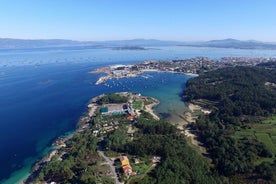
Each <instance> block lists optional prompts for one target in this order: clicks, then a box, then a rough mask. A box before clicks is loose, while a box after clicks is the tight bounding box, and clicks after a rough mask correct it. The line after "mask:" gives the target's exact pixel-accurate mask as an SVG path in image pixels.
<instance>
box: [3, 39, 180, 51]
mask: <svg viewBox="0 0 276 184" xmlns="http://www.w3.org/2000/svg"><path fill="white" fill-rule="evenodd" d="M182 43H183V42H175V41H162V40H154V39H133V40H115V41H73V40H62V39H49V40H23V39H10V38H0V49H26V48H49V47H74V46H81V47H89V48H91V47H95V46H97V47H99V46H100V47H146V46H172V45H179V44H182Z"/></svg>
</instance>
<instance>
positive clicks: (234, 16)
mask: <svg viewBox="0 0 276 184" xmlns="http://www.w3.org/2000/svg"><path fill="white" fill-rule="evenodd" d="M275 8H276V1H275V0H0V37H1V38H23V39H49V38H59V39H73V40H120V39H135V38H145V39H161V40H178V41H201V40H212V39H224V38H235V39H241V40H251V39H254V40H260V41H269V42H276V11H275Z"/></svg>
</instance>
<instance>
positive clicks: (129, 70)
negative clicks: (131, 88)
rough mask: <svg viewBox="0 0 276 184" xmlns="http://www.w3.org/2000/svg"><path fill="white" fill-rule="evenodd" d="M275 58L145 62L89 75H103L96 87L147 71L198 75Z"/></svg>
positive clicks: (117, 66)
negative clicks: (112, 80)
mask: <svg viewBox="0 0 276 184" xmlns="http://www.w3.org/2000/svg"><path fill="white" fill-rule="evenodd" d="M273 61H276V58H249V57H223V58H221V59H219V60H213V59H209V58H207V57H196V58H190V59H179V60H147V61H144V62H143V63H138V64H134V65H121V64H120V65H113V66H108V67H103V68H98V69H96V70H94V71H91V72H90V73H105V74H106V75H104V76H101V77H100V78H99V79H98V81H97V82H96V85H98V84H101V83H105V82H106V81H108V80H110V79H120V78H127V77H136V76H138V75H141V74H143V73H144V72H147V71H159V72H176V73H183V74H186V75H198V74H200V73H203V72H207V71H210V70H215V69H218V68H224V67H234V66H256V65H257V64H260V63H265V62H273Z"/></svg>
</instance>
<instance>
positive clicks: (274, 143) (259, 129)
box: [235, 115, 276, 155]
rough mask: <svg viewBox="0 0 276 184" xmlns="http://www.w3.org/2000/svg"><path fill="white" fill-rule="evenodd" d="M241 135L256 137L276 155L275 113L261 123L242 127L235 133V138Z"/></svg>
mask: <svg viewBox="0 0 276 184" xmlns="http://www.w3.org/2000/svg"><path fill="white" fill-rule="evenodd" d="M242 137H252V138H256V139H257V140H259V141H260V142H262V143H264V144H265V145H266V146H267V148H268V149H270V150H271V151H272V152H273V154H274V155H276V115H274V116H273V117H271V118H269V119H267V120H264V121H263V122H262V123H258V124H257V123H256V124H251V129H242V130H240V131H237V132H236V133H235V138H237V139H240V138H242Z"/></svg>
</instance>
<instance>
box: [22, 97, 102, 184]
mask: <svg viewBox="0 0 276 184" xmlns="http://www.w3.org/2000/svg"><path fill="white" fill-rule="evenodd" d="M97 97H98V96H97ZM97 97H95V98H97ZM93 99H94V98H92V99H90V100H89V104H88V106H87V108H88V110H87V111H86V113H85V114H84V115H82V116H81V117H80V119H79V121H78V123H77V128H76V129H75V130H74V131H72V133H70V134H68V135H65V136H64V135H62V136H60V137H58V138H57V139H56V140H55V141H54V142H53V143H52V144H51V149H50V150H51V151H50V152H49V153H48V154H46V155H45V156H44V157H42V158H41V159H40V160H39V161H38V162H36V163H34V164H33V166H32V170H31V172H30V173H28V174H27V175H26V176H25V177H24V178H22V180H21V183H23V184H28V183H30V181H32V179H33V177H35V176H36V173H37V172H39V171H40V170H41V169H42V167H43V166H44V165H45V164H47V162H49V161H50V160H51V159H52V157H53V156H55V155H57V154H58V153H59V150H60V149H61V148H62V147H66V142H67V141H69V140H70V139H71V138H72V137H73V136H74V135H75V134H76V133H78V132H82V131H84V130H85V129H87V128H88V127H89V126H88V122H89V120H90V118H91V116H90V114H91V113H92V114H94V112H95V110H96V109H95V108H94V107H91V106H90V104H91V102H92V101H93ZM93 110H94V112H92V111H93Z"/></svg>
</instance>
